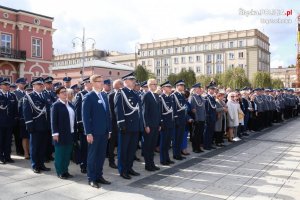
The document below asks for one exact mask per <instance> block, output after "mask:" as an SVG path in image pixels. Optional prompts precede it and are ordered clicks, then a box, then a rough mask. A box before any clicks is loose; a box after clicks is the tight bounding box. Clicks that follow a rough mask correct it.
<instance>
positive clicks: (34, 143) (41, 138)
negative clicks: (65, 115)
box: [23, 77, 50, 173]
mask: <svg viewBox="0 0 300 200" xmlns="http://www.w3.org/2000/svg"><path fill="white" fill-rule="evenodd" d="M31 84H32V86H33V92H32V93H30V94H28V95H26V96H25V97H24V102H23V115H24V119H25V124H26V127H27V130H28V132H29V133H30V156H31V167H32V169H33V172H34V173H40V172H41V171H50V168H47V167H46V166H45V164H44V159H45V151H46V147H47V139H48V131H49V127H48V125H49V122H48V121H47V102H46V100H45V98H44V96H43V93H42V92H43V88H44V79H43V78H41V77H39V78H36V79H34V80H33V81H31Z"/></svg>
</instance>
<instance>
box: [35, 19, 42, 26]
mask: <svg viewBox="0 0 300 200" xmlns="http://www.w3.org/2000/svg"><path fill="white" fill-rule="evenodd" d="M33 23H34V24H35V25H40V23H41V21H40V20H39V19H38V18H35V19H34V20H33Z"/></svg>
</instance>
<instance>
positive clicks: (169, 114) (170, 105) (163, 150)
mask: <svg viewBox="0 0 300 200" xmlns="http://www.w3.org/2000/svg"><path fill="white" fill-rule="evenodd" d="M160 87H161V88H162V92H163V93H162V94H161V95H160V98H161V107H162V108H161V110H162V112H161V132H160V152H159V153H160V163H161V164H162V165H170V164H174V161H172V160H171V159H170V156H169V148H170V145H171V138H172V133H173V132H174V128H175V120H174V106H175V105H174V101H173V98H172V97H171V92H172V85H171V83H170V82H169V81H166V82H164V83H163V84H161V85H160Z"/></svg>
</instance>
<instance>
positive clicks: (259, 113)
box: [254, 88, 265, 131]
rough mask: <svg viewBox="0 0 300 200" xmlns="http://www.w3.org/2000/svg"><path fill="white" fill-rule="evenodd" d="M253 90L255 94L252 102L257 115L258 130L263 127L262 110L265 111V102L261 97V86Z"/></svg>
mask: <svg viewBox="0 0 300 200" xmlns="http://www.w3.org/2000/svg"><path fill="white" fill-rule="evenodd" d="M254 92H255V94H256V96H255V99H254V103H255V105H256V107H257V108H256V111H257V113H256V117H257V123H258V124H257V130H258V131H260V130H262V129H263V128H264V112H265V105H264V104H265V103H264V99H263V98H262V93H261V92H262V90H261V88H255V89H254Z"/></svg>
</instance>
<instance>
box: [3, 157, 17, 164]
mask: <svg viewBox="0 0 300 200" xmlns="http://www.w3.org/2000/svg"><path fill="white" fill-rule="evenodd" d="M5 161H6V162H7V163H14V162H15V161H14V160H13V159H11V158H8V159H5Z"/></svg>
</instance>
